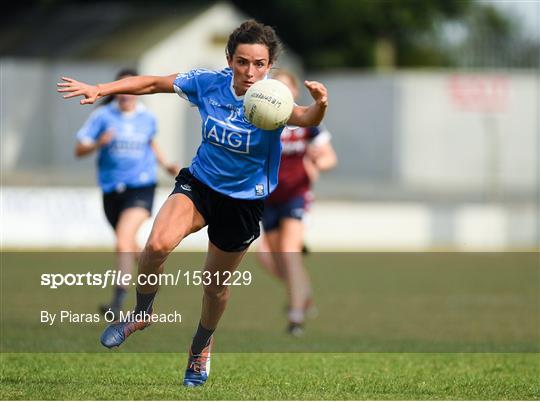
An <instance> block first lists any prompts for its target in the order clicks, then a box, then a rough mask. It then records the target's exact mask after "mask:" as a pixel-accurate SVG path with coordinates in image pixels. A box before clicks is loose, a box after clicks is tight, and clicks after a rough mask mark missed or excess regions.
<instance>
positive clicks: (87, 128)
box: [76, 108, 105, 144]
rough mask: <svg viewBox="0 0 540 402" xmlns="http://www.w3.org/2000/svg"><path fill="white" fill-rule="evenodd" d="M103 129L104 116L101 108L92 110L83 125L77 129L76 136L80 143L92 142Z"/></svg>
mask: <svg viewBox="0 0 540 402" xmlns="http://www.w3.org/2000/svg"><path fill="white" fill-rule="evenodd" d="M104 130H105V118H104V116H103V112H102V108H99V109H96V110H94V111H93V112H92V114H91V115H90V117H88V119H87V120H86V122H85V123H84V125H83V126H82V127H81V128H80V129H79V131H77V134H76V138H77V141H79V142H80V143H81V144H94V143H95V142H96V141H97V139H98V138H99V136H100V135H101V133H102V132H103V131H104Z"/></svg>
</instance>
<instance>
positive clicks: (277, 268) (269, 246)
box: [257, 229, 285, 282]
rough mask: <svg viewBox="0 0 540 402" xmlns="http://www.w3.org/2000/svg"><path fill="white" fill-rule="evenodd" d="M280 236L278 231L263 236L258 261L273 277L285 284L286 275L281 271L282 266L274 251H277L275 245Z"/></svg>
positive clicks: (258, 251)
mask: <svg viewBox="0 0 540 402" xmlns="http://www.w3.org/2000/svg"><path fill="white" fill-rule="evenodd" d="M278 235H279V233H278V230H277V229H275V230H272V231H270V232H266V233H265V234H264V235H262V236H261V238H260V241H259V246H258V250H257V259H258V260H259V263H260V264H261V265H262V266H263V267H264V269H266V271H267V272H268V273H269V274H270V275H271V276H273V277H275V278H277V279H279V280H280V281H281V282H285V273H284V272H283V271H282V270H281V265H280V264H278V263H277V261H276V258H275V256H274V254H275V251H274V250H276V249H277V246H273V245H274V244H277V242H278V241H279V239H278Z"/></svg>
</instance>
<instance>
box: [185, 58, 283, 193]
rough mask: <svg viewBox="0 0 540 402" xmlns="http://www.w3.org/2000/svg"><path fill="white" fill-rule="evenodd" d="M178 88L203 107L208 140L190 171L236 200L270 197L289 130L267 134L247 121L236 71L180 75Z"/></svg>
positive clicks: (227, 69)
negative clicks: (236, 87) (282, 140)
mask: <svg viewBox="0 0 540 402" xmlns="http://www.w3.org/2000/svg"><path fill="white" fill-rule="evenodd" d="M174 90H175V91H176V93H177V94H178V95H180V96H181V97H182V98H184V99H186V100H188V101H189V102H190V103H191V104H192V105H193V106H196V107H197V108H198V109H199V113H200V115H201V119H202V142H201V145H200V146H199V149H198V150H197V154H196V155H195V157H194V158H193V160H192V161H191V166H190V167H189V171H190V172H191V173H192V174H193V176H195V177H196V178H197V179H198V180H200V181H201V182H203V183H204V184H206V185H207V186H209V187H210V188H212V189H213V190H215V191H217V192H219V193H222V194H225V195H227V196H229V197H232V198H239V199H247V200H253V199H262V198H266V197H267V196H268V195H269V194H270V193H271V192H272V191H273V190H274V188H275V187H276V185H277V175H278V170H279V161H280V156H281V144H280V134H281V131H282V130H283V128H279V129H276V130H273V131H265V130H261V129H259V128H257V127H255V126H254V125H253V124H251V123H250V122H248V121H247V120H246V119H245V117H244V110H243V96H238V95H236V93H235V92H234V89H233V73H232V70H231V69H230V68H226V69H224V70H221V71H210V70H201V69H199V70H192V71H190V72H188V73H185V74H179V75H178V77H176V79H175V80H174Z"/></svg>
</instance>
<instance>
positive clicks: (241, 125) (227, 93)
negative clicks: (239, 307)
mask: <svg viewBox="0 0 540 402" xmlns="http://www.w3.org/2000/svg"><path fill="white" fill-rule="evenodd" d="M280 47H281V44H280V41H279V38H278V37H277V35H276V33H275V31H274V30H273V29H272V28H271V27H269V26H267V25H264V24H261V23H259V22H257V21H254V20H249V21H245V22H244V23H242V24H241V25H240V26H239V27H237V28H236V29H235V30H234V31H233V32H232V33H231V34H230V35H229V39H228V41H227V46H226V49H225V53H226V56H227V64H228V67H229V68H226V69H224V70H221V71H207V70H192V71H190V72H188V73H185V74H177V73H176V74H171V75H168V76H138V77H129V78H126V79H124V80H119V81H114V82H109V83H105V84H99V85H88V84H86V83H84V82H79V81H76V80H74V79H71V78H68V77H64V78H63V80H64V81H65V82H63V83H60V84H59V91H60V92H65V93H67V94H66V95H65V97H66V98H71V97H75V96H83V97H84V99H82V100H81V104H91V103H94V102H95V101H96V100H97V99H99V98H100V97H102V96H106V95H111V94H136V95H143V94H153V93H174V92H176V93H177V94H179V95H181V96H182V97H184V98H185V99H187V100H188V101H189V102H191V103H192V104H193V105H195V106H196V107H198V108H199V112H200V114H201V118H202V122H201V128H202V142H201V145H200V147H199V149H198V150H197V155H196V156H195V157H194V158H193V160H192V163H191V166H190V167H189V169H188V168H186V169H182V171H180V174H179V175H178V176H177V178H176V186H175V188H174V190H173V192H172V194H171V195H170V196H169V198H168V199H167V201H165V203H164V204H163V206H162V207H161V209H160V211H159V213H158V215H157V217H156V220H155V222H154V226H153V227H152V232H151V233H150V237H149V239H148V241H147V243H146V247H145V249H144V251H143V252H142V255H141V259H140V263H139V276H141V275H144V276H146V275H149V274H156V273H159V272H162V270H163V266H164V263H165V261H166V259H167V257H168V256H169V254H170V253H171V252H172V251H173V250H174V249H175V248H176V246H178V244H180V242H181V241H182V240H183V239H184V238H185V237H186V236H188V235H190V234H191V233H194V232H197V231H198V230H200V229H201V228H203V227H205V226H207V227H208V239H209V242H208V254H207V258H206V262H205V265H204V267H203V269H204V271H206V272H205V274H206V273H207V274H209V277H210V278H212V280H211V281H210V283H208V284H205V286H204V294H203V302H202V311H201V318H200V321H199V326H198V328H197V331H196V333H195V336H194V337H193V341H192V343H191V347H190V348H189V357H188V365H187V368H186V371H185V375H184V380H183V383H184V385H185V386H188V387H194V386H199V385H202V384H204V383H205V382H206V380H207V378H208V374H209V373H210V355H211V349H212V344H213V333H214V330H215V329H216V327H217V325H218V322H219V320H220V318H221V315H222V314H223V312H224V311H225V307H226V304H227V300H228V298H229V294H230V288H229V286H227V285H226V284H225V283H224V278H226V277H227V275H230V274H232V272H234V271H235V270H236V269H237V268H238V265H239V264H240V262H241V261H242V258H243V256H244V254H245V252H246V250H247V248H248V247H249V245H250V244H251V243H252V242H253V241H254V240H255V239H256V238H257V237H258V236H259V234H260V229H259V228H260V226H259V223H260V220H261V215H262V211H263V208H264V201H263V200H264V198H265V197H267V196H268V194H269V193H270V192H271V191H272V190H273V188H274V187H275V186H276V184H277V173H278V168H279V159H280V138H279V137H280V131H281V130H276V131H263V130H259V129H257V128H255V127H254V126H253V125H251V124H250V123H248V122H247V121H246V120H245V119H244V116H243V112H242V101H243V96H244V94H245V93H246V91H247V90H248V88H249V87H250V86H251V85H253V84H254V83H255V82H257V81H259V80H262V79H265V78H266V76H267V74H268V72H269V71H270V68H271V67H272V65H273V63H274V62H275V61H276V59H277V56H278V53H279V50H280ZM305 85H306V87H307V89H308V90H309V92H310V94H311V96H312V97H313V100H314V103H312V104H311V105H310V106H298V105H295V106H294V109H293V112H292V115H291V117H290V119H289V120H288V122H287V124H290V125H295V126H301V127H310V126H316V125H318V124H319V123H320V122H321V120H322V118H323V117H324V114H325V112H326V108H327V105H328V97H327V91H326V88H325V87H324V85H322V84H321V83H319V82H315V81H306V82H305ZM157 289H158V286H157V285H149V284H148V283H146V284H144V285H140V286H138V288H137V305H136V306H135V313H136V314H135V316H134V318H131V319H129V320H125V321H122V322H117V323H113V324H111V325H110V326H108V327H107V328H106V329H105V331H104V332H103V334H102V336H101V343H102V344H103V345H104V346H106V347H108V348H112V347H115V346H119V345H121V344H122V343H123V342H124V341H125V340H126V338H127V337H128V336H129V335H131V334H132V333H133V332H134V331H137V330H141V329H143V328H145V327H147V326H148V325H149V324H150V322H151V319H149V316H151V314H150V313H151V312H152V308H153V303H154V297H155V295H156V292H157Z"/></svg>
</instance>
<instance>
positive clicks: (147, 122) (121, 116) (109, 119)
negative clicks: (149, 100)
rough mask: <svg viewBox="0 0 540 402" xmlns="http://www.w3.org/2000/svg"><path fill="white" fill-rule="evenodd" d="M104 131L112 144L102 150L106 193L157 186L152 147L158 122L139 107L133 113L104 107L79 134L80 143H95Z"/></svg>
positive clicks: (101, 179)
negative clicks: (111, 136)
mask: <svg viewBox="0 0 540 402" xmlns="http://www.w3.org/2000/svg"><path fill="white" fill-rule="evenodd" d="M105 132H111V133H112V135H113V139H112V141H111V142H110V143H109V144H107V145H105V146H103V147H101V148H100V149H99V151H98V152H99V154H98V158H97V166H98V181H99V185H100V187H101V189H102V190H103V192H105V193H108V192H111V191H113V190H122V189H124V188H126V187H143V186H147V185H151V184H155V183H156V174H157V172H156V170H157V167H156V156H155V154H154V151H153V149H152V147H151V142H152V138H153V137H154V135H155V133H156V119H155V117H154V115H153V114H152V113H150V112H149V111H148V110H147V109H146V107H144V106H143V105H142V104H138V105H137V107H136V109H135V111H133V112H128V113H126V112H122V111H121V110H120V109H119V107H118V104H117V103H116V102H114V101H113V102H111V103H109V104H108V105H105V106H101V107H99V108H98V109H96V110H95V111H94V112H93V113H92V114H91V115H90V117H89V118H88V120H87V121H86V123H85V124H84V126H83V127H82V128H81V129H80V130H79V131H78V132H77V140H78V141H79V142H81V143H83V144H85V143H86V144H93V143H94V142H96V141H97V140H98V139H99V137H100V136H101V135H103V134H104V133H105Z"/></svg>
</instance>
